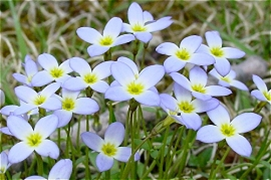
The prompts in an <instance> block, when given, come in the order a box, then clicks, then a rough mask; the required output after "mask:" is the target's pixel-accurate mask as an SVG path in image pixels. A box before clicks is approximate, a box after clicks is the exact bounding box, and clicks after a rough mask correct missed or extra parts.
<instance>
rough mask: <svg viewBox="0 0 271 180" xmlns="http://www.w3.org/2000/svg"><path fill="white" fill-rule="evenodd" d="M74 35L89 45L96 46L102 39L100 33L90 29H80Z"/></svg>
mask: <svg viewBox="0 0 271 180" xmlns="http://www.w3.org/2000/svg"><path fill="white" fill-rule="evenodd" d="M76 34H77V35H78V36H79V37H80V38H81V39H82V40H84V41H86V42H88V43H90V44H96V43H98V41H99V39H101V38H102V35H101V33H99V32H98V31H97V30H96V29H94V28H90V27H80V28H78V29H77V30H76Z"/></svg>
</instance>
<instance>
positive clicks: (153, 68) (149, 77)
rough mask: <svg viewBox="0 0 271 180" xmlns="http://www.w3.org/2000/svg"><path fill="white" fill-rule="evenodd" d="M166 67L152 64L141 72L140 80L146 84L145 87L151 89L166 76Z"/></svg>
mask: <svg viewBox="0 0 271 180" xmlns="http://www.w3.org/2000/svg"><path fill="white" fill-rule="evenodd" d="M164 74H165V69H164V67H163V66H162V65H150V66H148V67H145V68H144V69H143V70H142V71H141V72H140V74H139V77H138V79H137V81H138V82H142V83H143V84H144V88H146V89H149V88H151V87H153V86H155V85H156V84H157V83H158V82H159V81H160V80H161V79H162V78H163V76H164Z"/></svg>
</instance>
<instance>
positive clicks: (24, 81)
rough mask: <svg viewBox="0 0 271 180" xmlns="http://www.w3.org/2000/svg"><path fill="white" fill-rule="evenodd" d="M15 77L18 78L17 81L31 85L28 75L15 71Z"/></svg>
mask: <svg viewBox="0 0 271 180" xmlns="http://www.w3.org/2000/svg"><path fill="white" fill-rule="evenodd" d="M12 76H13V78H14V79H16V81H18V82H20V83H23V84H27V85H30V83H29V82H28V81H27V77H26V76H25V75H22V74H19V73H13V74H12Z"/></svg>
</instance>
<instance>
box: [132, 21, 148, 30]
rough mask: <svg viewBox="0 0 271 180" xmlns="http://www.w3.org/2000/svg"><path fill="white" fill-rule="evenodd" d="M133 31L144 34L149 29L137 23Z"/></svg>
mask: <svg viewBox="0 0 271 180" xmlns="http://www.w3.org/2000/svg"><path fill="white" fill-rule="evenodd" d="M132 30H133V31H134V32H144V31H146V30H147V28H146V27H145V26H142V25H141V24H139V23H136V24H134V25H133V26H132Z"/></svg>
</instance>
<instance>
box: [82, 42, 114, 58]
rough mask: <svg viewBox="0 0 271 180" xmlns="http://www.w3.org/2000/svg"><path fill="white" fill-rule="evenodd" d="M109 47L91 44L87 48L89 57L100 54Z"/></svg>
mask: <svg viewBox="0 0 271 180" xmlns="http://www.w3.org/2000/svg"><path fill="white" fill-rule="evenodd" d="M109 48H110V47H109V46H100V45H96V44H93V45H90V46H89V47H88V48H87V52H88V54H89V55H90V57H94V56H99V55H102V54H103V53H105V52H106V51H108V50H109Z"/></svg>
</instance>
